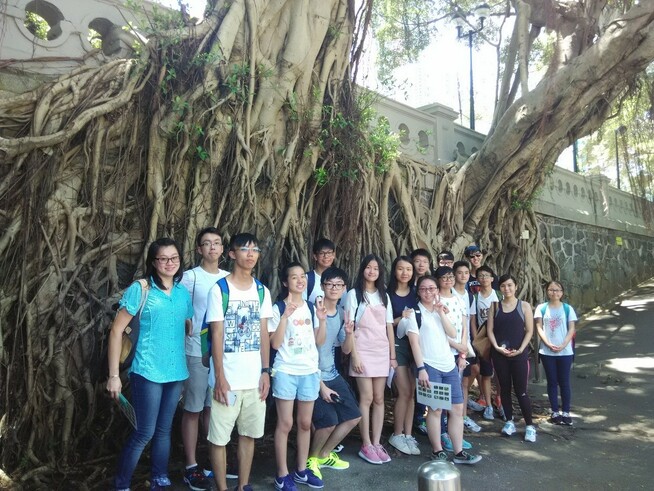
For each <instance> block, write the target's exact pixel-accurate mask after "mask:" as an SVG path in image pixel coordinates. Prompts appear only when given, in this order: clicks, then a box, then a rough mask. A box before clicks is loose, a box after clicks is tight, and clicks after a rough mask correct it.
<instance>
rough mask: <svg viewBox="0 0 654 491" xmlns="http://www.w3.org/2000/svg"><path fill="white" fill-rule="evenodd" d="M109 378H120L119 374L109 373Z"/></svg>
mask: <svg viewBox="0 0 654 491" xmlns="http://www.w3.org/2000/svg"><path fill="white" fill-rule="evenodd" d="M109 378H120V375H109Z"/></svg>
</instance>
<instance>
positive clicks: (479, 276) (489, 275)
mask: <svg viewBox="0 0 654 491" xmlns="http://www.w3.org/2000/svg"><path fill="white" fill-rule="evenodd" d="M492 277H493V275H491V274H480V275H478V276H477V279H479V280H483V279H485V278H492Z"/></svg>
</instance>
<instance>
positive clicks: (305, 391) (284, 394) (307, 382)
mask: <svg viewBox="0 0 654 491" xmlns="http://www.w3.org/2000/svg"><path fill="white" fill-rule="evenodd" d="M272 388H273V397H275V398H277V399H281V400H283V401H294V400H296V399H297V400H298V401H307V402H308V401H315V400H316V399H318V395H319V394H320V373H319V372H316V373H311V374H309V375H290V374H288V373H284V372H280V371H279V370H275V375H274V376H273V380H272Z"/></svg>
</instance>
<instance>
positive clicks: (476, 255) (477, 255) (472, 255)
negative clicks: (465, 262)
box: [468, 252, 483, 257]
mask: <svg viewBox="0 0 654 491" xmlns="http://www.w3.org/2000/svg"><path fill="white" fill-rule="evenodd" d="M481 256H483V254H482V253H481V252H477V253H475V254H470V256H468V257H481Z"/></svg>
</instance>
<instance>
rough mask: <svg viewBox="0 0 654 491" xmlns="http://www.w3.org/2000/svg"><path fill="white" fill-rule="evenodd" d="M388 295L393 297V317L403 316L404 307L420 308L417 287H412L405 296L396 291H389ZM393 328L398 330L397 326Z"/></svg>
mask: <svg viewBox="0 0 654 491" xmlns="http://www.w3.org/2000/svg"><path fill="white" fill-rule="evenodd" d="M388 296H389V298H390V299H391V307H392V308H393V319H397V318H398V317H402V311H403V310H404V309H414V310H415V309H417V308H418V299H417V298H416V289H415V287H411V290H410V291H409V293H408V294H407V295H406V296H404V297H401V296H399V295H398V294H397V293H395V292H388ZM393 329H394V330H396V331H397V326H393Z"/></svg>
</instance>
